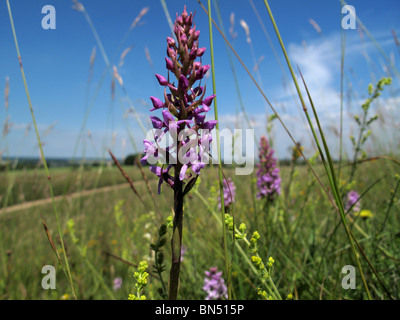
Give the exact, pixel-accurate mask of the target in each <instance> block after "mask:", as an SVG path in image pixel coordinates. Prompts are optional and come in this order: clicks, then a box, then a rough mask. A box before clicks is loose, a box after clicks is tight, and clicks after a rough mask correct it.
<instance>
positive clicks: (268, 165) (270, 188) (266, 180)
mask: <svg viewBox="0 0 400 320" xmlns="http://www.w3.org/2000/svg"><path fill="white" fill-rule="evenodd" d="M273 154H274V150H272V148H271V147H270V145H269V143H268V140H267V138H266V137H264V136H263V137H261V140H260V154H259V159H260V162H259V163H258V165H257V167H258V170H257V189H258V193H257V198H258V199H261V198H265V199H268V200H269V201H272V200H274V199H275V196H276V195H279V194H280V193H281V178H280V176H279V169H278V168H276V159H275V158H274V156H273Z"/></svg>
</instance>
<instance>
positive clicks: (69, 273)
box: [7, 0, 78, 299]
mask: <svg viewBox="0 0 400 320" xmlns="http://www.w3.org/2000/svg"><path fill="white" fill-rule="evenodd" d="M7 8H8V14H9V16H10V23H11V29H12V32H13V37H14V42H15V48H16V50H17V55H18V61H19V66H20V69H21V75H22V80H23V82H24V87H25V92H26V97H27V99H28V104H29V110H30V113H31V116H32V122H33V126H34V127H35V132H36V138H37V141H38V145H39V149H40V155H41V158H42V161H43V165H44V168H45V171H46V175H47V183H48V186H49V191H50V195H51V200H52V205H53V210H54V215H55V217H56V221H57V229H58V234H59V236H60V242H61V247H62V251H63V255H64V260H65V266H66V270H65V268H64V265H62V267H63V269H64V272H65V273H66V274H67V275H68V280H69V283H70V286H71V289H72V293H73V295H74V298H75V299H78V298H77V295H76V292H75V288H74V285H73V283H72V276H71V271H70V268H69V263H68V257H67V254H66V251H65V246H64V240H63V233H62V230H61V225H60V219H59V217H58V212H57V207H56V205H55V201H54V192H53V184H52V182H51V177H50V172H49V168H48V166H47V161H46V158H45V156H44V152H43V145H42V142H41V140H40V135H39V130H38V127H37V124H36V119H35V114H34V112H33V107H32V102H31V97H30V95H29V90H28V84H27V82H26V77H25V72H24V68H23V66H22V58H21V53H20V51H19V46H18V40H17V34H16V32H15V27H14V20H13V18H12V13H11V8H10V3H9V0H7Z"/></svg>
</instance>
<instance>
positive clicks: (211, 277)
mask: <svg viewBox="0 0 400 320" xmlns="http://www.w3.org/2000/svg"><path fill="white" fill-rule="evenodd" d="M204 273H205V275H206V277H205V278H204V286H203V290H204V291H205V292H206V293H207V297H206V300H220V299H223V298H225V299H228V292H227V288H226V285H225V280H224V279H223V278H222V277H221V276H222V271H220V272H218V268H217V267H212V268H210V271H206V272H204Z"/></svg>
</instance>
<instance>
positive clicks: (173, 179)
mask: <svg viewBox="0 0 400 320" xmlns="http://www.w3.org/2000/svg"><path fill="white" fill-rule="evenodd" d="M193 17H194V15H193V14H192V13H190V14H189V13H188V12H187V11H186V7H185V8H184V10H183V12H182V14H181V15H179V16H178V14H177V15H176V20H175V25H174V29H173V30H174V33H175V37H176V40H175V39H173V38H172V37H167V50H166V54H167V57H165V67H166V73H167V74H168V76H165V75H161V74H156V75H155V76H156V78H157V81H158V83H159V84H160V86H163V87H164V96H163V98H164V101H162V100H160V99H159V98H157V97H150V99H151V102H152V104H153V108H152V109H151V111H157V110H160V109H161V110H162V112H161V115H158V116H156V115H155V116H151V117H150V120H151V123H152V126H153V130H155V134H153V136H154V138H155V140H156V142H157V143H156V144H153V143H152V142H150V141H148V140H144V141H143V142H144V147H145V156H144V157H143V158H142V159H141V162H142V163H146V162H150V160H151V162H152V163H151V164H154V161H158V162H159V163H160V162H162V161H163V160H165V162H162V166H159V165H156V166H152V167H150V170H151V172H153V173H154V174H155V175H156V176H157V177H158V178H159V183H158V192H159V193H160V192H161V186H162V184H163V182H166V183H167V185H168V186H170V187H171V188H172V189H173V190H174V213H175V215H174V222H173V225H174V227H173V230H174V231H173V233H174V236H176V233H179V234H180V235H181V234H182V215H183V198H184V196H185V195H186V194H187V193H188V192H189V191H190V190H191V188H193V186H194V185H195V183H196V180H197V177H198V175H199V174H200V173H201V171H202V170H203V169H204V168H205V166H206V163H205V159H208V157H205V156H204V155H207V156H208V154H209V152H210V144H211V141H212V139H211V134H210V131H211V130H213V129H214V128H215V126H216V124H217V121H215V120H210V121H206V113H207V112H208V111H209V110H210V109H211V104H212V102H213V100H214V98H215V95H211V96H209V97H206V98H204V96H205V91H206V87H205V85H204V87H201V86H200V85H199V84H198V83H197V81H199V80H202V79H203V78H204V76H205V75H206V73H207V71H208V70H209V69H210V66H209V65H204V66H203V65H202V63H201V60H200V57H202V56H203V55H204V52H205V50H206V49H205V48H204V47H200V46H199V36H200V31H199V30H196V26H195V25H194V21H193ZM171 78H173V80H171ZM167 91H169V92H167ZM167 133H169V136H170V137H172V140H173V141H170V140H171V139H165V140H167V141H166V143H167V146H166V147H165V148H164V145H163V144H162V143H161V142H163V141H161V138H162V137H163V136H164V135H166V134H167ZM192 140H193V141H194V142H191V141H192ZM158 143H160V145H162V146H163V148H160V147H158ZM156 145H157V146H156ZM181 148H184V149H181ZM165 166H166V168H165ZM172 168H173V169H174V170H173V172H174V173H173V175H172V174H169V172H170V170H171V169H172ZM181 238H182V237H181V236H180V237H179V239H181ZM175 245H178V244H175V243H174V244H173V246H175ZM179 245H181V243H180V244H179ZM172 252H173V257H172V266H171V273H170V286H169V288H170V289H169V290H170V291H169V299H176V297H177V291H178V284H179V263H180V257H179V255H178V253H179V252H180V250H175V249H174V248H172ZM177 255H178V256H177Z"/></svg>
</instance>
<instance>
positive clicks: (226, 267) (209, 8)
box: [208, 0, 232, 300]
mask: <svg viewBox="0 0 400 320" xmlns="http://www.w3.org/2000/svg"><path fill="white" fill-rule="evenodd" d="M208 28H209V33H210V55H211V72H212V80H213V81H212V82H213V94H215V95H216V93H217V90H216V85H215V64H214V44H213V33H212V20H211V1H210V0H208ZM214 116H215V120H217V121H218V106H217V97H215V98H214ZM216 129H217V152H218V165H219V166H220V167H221V165H222V163H221V143H220V139H219V123H218V122H217V125H216ZM223 181H224V178H223V176H222V172H221V170H219V191H220V197H221V224H222V237H223V242H224V257H225V275H226V279H227V287H228V299H229V300H230V299H231V298H232V288H231V281H230V271H229V265H228V244H227V236H226V228H225V203H224V186H223Z"/></svg>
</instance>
